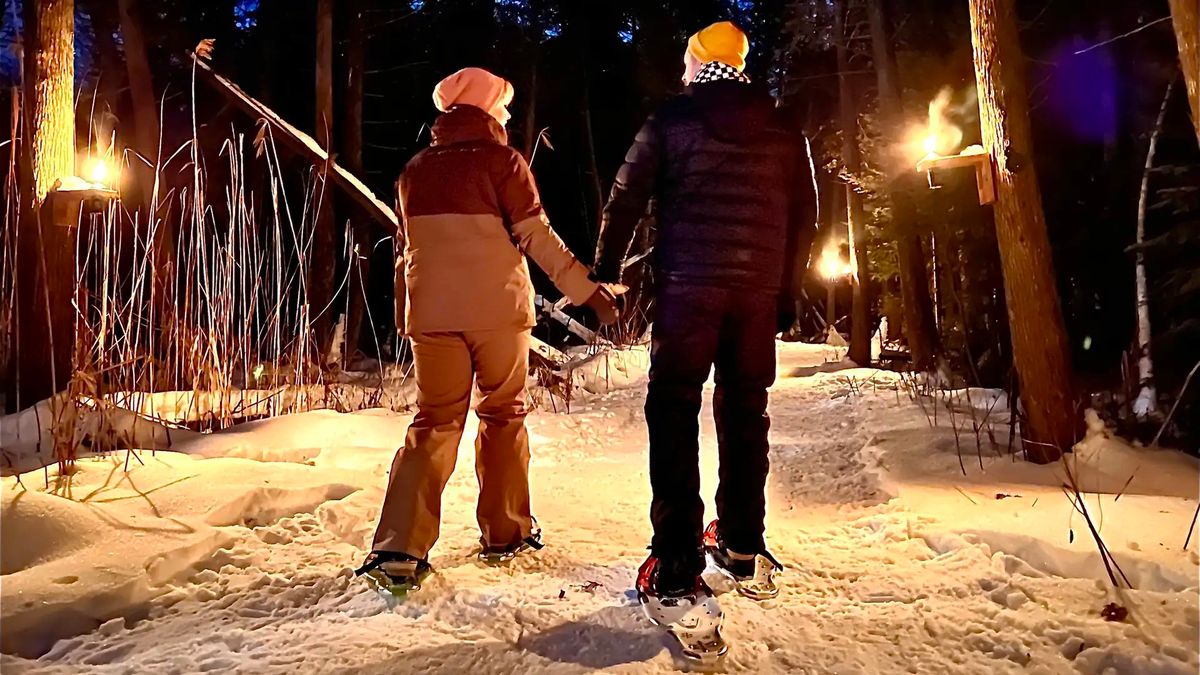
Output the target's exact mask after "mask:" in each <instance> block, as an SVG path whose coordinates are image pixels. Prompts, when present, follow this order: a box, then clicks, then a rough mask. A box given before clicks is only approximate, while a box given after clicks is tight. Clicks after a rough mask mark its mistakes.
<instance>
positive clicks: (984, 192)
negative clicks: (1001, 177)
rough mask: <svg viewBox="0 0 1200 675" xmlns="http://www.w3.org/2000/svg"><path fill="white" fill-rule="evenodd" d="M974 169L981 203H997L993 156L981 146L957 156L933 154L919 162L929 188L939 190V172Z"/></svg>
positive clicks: (971, 148)
mask: <svg viewBox="0 0 1200 675" xmlns="http://www.w3.org/2000/svg"><path fill="white" fill-rule="evenodd" d="M959 168H974V169H975V183H976V187H977V189H978V192H979V203H980V204H982V205H987V204H991V203H993V202H995V201H996V183H995V178H994V176H993V173H992V158H991V155H989V154H988V153H987V151H986V150H984V149H983V146H981V145H972V146H969V147H967V149H965V150H963V151H962V152H960V153H958V154H956V155H939V154H937V153H934V152H931V153H929V154H928V155H926V156H925V158H924V159H922V160H921V161H919V162H917V171H918V172H921V173H924V174H925V175H926V177H927V178H928V180H929V188H930V189H937V188H939V187H941V185H940V184H939V183H938V182H937V176H936V174H937V172H939V171H947V170H950V169H959Z"/></svg>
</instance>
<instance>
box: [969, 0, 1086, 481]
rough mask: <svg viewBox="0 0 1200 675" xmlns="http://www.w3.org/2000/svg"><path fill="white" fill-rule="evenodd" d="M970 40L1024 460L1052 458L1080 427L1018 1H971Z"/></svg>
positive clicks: (1072, 441)
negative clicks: (1036, 159)
mask: <svg viewBox="0 0 1200 675" xmlns="http://www.w3.org/2000/svg"><path fill="white" fill-rule="evenodd" d="M970 12H971V32H972V35H971V43H972V46H973V49H974V54H975V78H976V84H977V86H978V89H979V117H980V126H981V130H982V133H983V144H984V148H985V149H986V150H987V152H988V154H989V155H990V156H991V158H992V161H993V162H994V164H995V182H996V205H995V214H996V238H997V241H998V243H999V247H1000V260H1001V263H1002V264H1003V266H1004V290H1005V296H1006V298H1007V301H1008V315H1009V323H1010V328H1011V331H1012V342H1013V361H1014V363H1015V365H1016V369H1017V375H1018V377H1019V379H1020V389H1021V404H1022V407H1023V408H1024V412H1025V424H1024V425H1023V428H1022V435H1023V439H1024V442H1025V452H1026V456H1027V457H1028V458H1029V459H1031V460H1032V461H1035V462H1039V463H1046V462H1052V461H1055V460H1057V459H1058V458H1059V456H1060V455H1061V453H1062V451H1064V450H1066V449H1069V448H1070V447H1071V446H1072V445H1073V444H1074V442H1075V440H1076V438H1077V433H1078V432H1079V431H1080V418H1079V416H1078V415H1077V414H1076V410H1075V398H1074V395H1073V394H1072V384H1071V367H1070V351H1069V348H1068V344H1067V335H1066V330H1065V328H1064V326H1063V318H1062V310H1061V307H1060V302H1059V294H1058V284H1057V282H1056V279H1055V276H1054V261H1053V257H1052V255H1051V250H1050V238H1049V236H1048V235H1047V233H1046V216H1045V213H1044V211H1043V209H1042V195H1041V190H1040V189H1039V187H1038V179H1037V171H1036V169H1035V168H1034V163H1033V144H1032V139H1031V132H1030V125H1029V101H1028V97H1027V94H1026V90H1025V78H1024V74H1023V73H1022V68H1024V66H1025V60H1024V59H1023V58H1022V56H1021V46H1020V42H1019V40H1018V33H1017V21H1016V14H1015V12H1014V10H1013V0H970Z"/></svg>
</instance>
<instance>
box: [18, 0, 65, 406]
mask: <svg viewBox="0 0 1200 675" xmlns="http://www.w3.org/2000/svg"><path fill="white" fill-rule="evenodd" d="M24 10H25V11H24V19H25V35H24V74H23V76H24V91H23V96H24V99H25V101H24V103H25V105H24V106H22V110H23V112H24V121H23V124H22V126H23V128H24V129H25V134H24V135H25V136H26V139H27V140H25V142H24V143H23V149H22V160H21V163H22V174H23V175H24V179H23V180H22V183H24V190H23V195H22V202H23V208H22V222H21V223H20V225H19V227H20V232H19V235H18V242H17V251H18V253H17V265H18V269H17V317H16V326H17V327H18V328H17V331H18V335H17V354H16V359H17V361H16V368H15V369H14V370H15V372H16V377H15V378H13V382H12V383H10V384H11V385H12V386H11V387H10V391H11V392H12V393H13V394H15V396H13V397H12V398H10V399H9V400H10V405H17V406H25V405H31V404H33V403H35V402H37V401H39V400H41V399H43V398H46V397H48V396H51V395H53V394H54V393H56V392H57V391H58V390H59V389H60V388H62V387H63V386H65V385H66V383H67V382H68V381H69V379H70V370H71V349H72V346H73V344H72V320H73V312H72V306H71V292H72V280H73V279H74V278H75V275H74V266H73V265H74V263H73V260H72V255H73V252H74V251H73V246H72V236H71V234H72V232H74V230H73V228H67V227H62V226H61V225H58V224H56V223H54V222H53V221H52V219H51V218H50V217H48V214H44V210H43V209H42V204H43V202H45V201H46V197H47V195H48V194H49V193H50V191H51V190H52V189H53V187H54V184H55V182H56V181H58V180H59V179H60V178H64V177H66V176H73V175H75V95H74V85H75V3H74V0H26V2H25V6H24ZM43 215H47V217H43Z"/></svg>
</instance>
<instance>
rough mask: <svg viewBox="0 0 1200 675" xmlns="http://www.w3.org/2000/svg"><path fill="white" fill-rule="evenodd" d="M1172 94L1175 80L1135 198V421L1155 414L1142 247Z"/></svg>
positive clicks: (1165, 97) (1152, 137) (1156, 126)
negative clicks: (1152, 174) (1147, 212)
mask: <svg viewBox="0 0 1200 675" xmlns="http://www.w3.org/2000/svg"><path fill="white" fill-rule="evenodd" d="M1174 90H1175V80H1174V79H1172V80H1171V82H1170V83H1168V84H1167V91H1166V93H1164V94H1163V100H1162V105H1161V106H1160V107H1159V109H1158V118H1157V119H1156V120H1155V121H1154V131H1152V132H1150V144H1149V146H1148V147H1147V149H1146V166H1145V168H1144V169H1143V170H1142V189H1141V191H1140V192H1139V194H1138V216H1137V236H1136V239H1135V243H1136V245H1137V246H1138V251H1137V260H1136V263H1135V265H1134V280H1135V282H1136V284H1137V348H1138V385H1139V390H1138V395H1137V399H1136V400H1135V401H1134V403H1133V414H1134V415H1137V417H1138V419H1140V420H1145V419H1146V418H1147V417H1149V416H1151V415H1154V414H1155V413H1157V412H1158V395H1157V392H1155V390H1154V361H1153V359H1151V357H1150V293H1149V290H1148V289H1147V287H1146V254H1145V252H1144V251H1142V250H1141V245H1142V244H1143V243H1145V241H1146V209H1147V202H1148V201H1149V199H1150V174H1151V173H1152V172H1153V171H1154V155H1155V153H1156V152H1157V150H1158V137H1159V135H1160V134H1162V128H1163V120H1165V119H1166V117H1167V107H1168V105H1169V104H1170V102H1171V92H1172V91H1174Z"/></svg>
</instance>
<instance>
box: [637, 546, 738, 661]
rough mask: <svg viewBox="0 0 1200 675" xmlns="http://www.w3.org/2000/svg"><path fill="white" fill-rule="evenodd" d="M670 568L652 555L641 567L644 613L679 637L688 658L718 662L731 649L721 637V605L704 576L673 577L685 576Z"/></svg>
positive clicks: (639, 585)
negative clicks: (674, 578) (675, 578)
mask: <svg viewBox="0 0 1200 675" xmlns="http://www.w3.org/2000/svg"><path fill="white" fill-rule="evenodd" d="M669 568H670V565H669V564H668V565H666V566H664V564H663V562H662V561H661V560H660V559H658V558H656V557H654V556H653V555H652V556H650V557H649V558H647V559H646V562H645V563H643V564H642V567H641V569H639V570H638V578H637V592H638V601H639V602H640V603H641V605H642V612H643V613H644V614H645V615H646V618H647V619H650V621H651V623H653V624H654V625H656V626H661V627H663V628H665V629H666V630H667V633H668V634H669V635H670V636H671V637H673V638H675V641H676V642H677V643H678V644H679V648H680V650H681V652H682V654H683V658H684V659H686V660H687V661H690V662H692V663H696V664H700V665H703V666H711V665H715V664H716V663H718V662H719V661H720V660H721V659H722V657H724V656H725V654H726V653H727V652H728V651H729V645H728V644H726V642H725V638H723V637H721V621H722V619H723V618H724V614H723V613H722V612H721V606H720V604H719V603H718V602H717V598H716V597H715V596H714V595H713V592H712V590H711V589H710V588H709V587H708V584H705V583H704V580H703V579H701V578H700V575H692V576H691V577H690V578H688V579H682V578H680V579H677V580H672V579H671V578H670V577H675V576H681V575H676V574H674V571H673V570H671V569H669ZM664 572H665V573H664ZM664 582H665V583H664Z"/></svg>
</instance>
